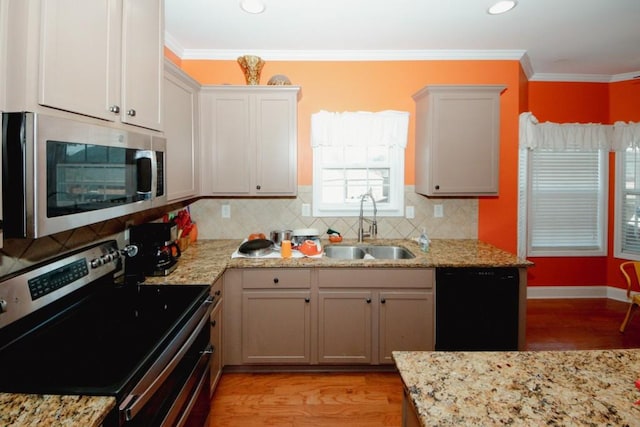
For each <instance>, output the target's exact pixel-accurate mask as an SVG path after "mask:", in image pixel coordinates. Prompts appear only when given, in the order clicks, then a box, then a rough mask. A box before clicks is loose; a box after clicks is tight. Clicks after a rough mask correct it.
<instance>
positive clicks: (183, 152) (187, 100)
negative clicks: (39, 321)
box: [164, 60, 200, 201]
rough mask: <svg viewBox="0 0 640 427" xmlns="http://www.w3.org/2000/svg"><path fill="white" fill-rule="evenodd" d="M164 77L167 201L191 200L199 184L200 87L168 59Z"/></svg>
mask: <svg viewBox="0 0 640 427" xmlns="http://www.w3.org/2000/svg"><path fill="white" fill-rule="evenodd" d="M164 66H165V74H164V136H165V138H167V158H168V159H169V162H168V164H167V200H168V201H175V200H180V199H186V198H189V197H194V196H196V195H197V193H198V184H199V176H198V174H199V158H200V155H199V150H200V144H199V132H198V123H199V120H198V119H199V117H198V111H199V108H198V99H199V98H198V92H199V90H200V84H199V83H198V82H196V81H195V80H193V79H192V78H191V77H189V76H187V75H186V74H185V73H184V72H183V71H181V70H180V69H179V68H178V67H177V66H175V65H174V64H173V63H171V62H170V61H169V60H165V65H164Z"/></svg>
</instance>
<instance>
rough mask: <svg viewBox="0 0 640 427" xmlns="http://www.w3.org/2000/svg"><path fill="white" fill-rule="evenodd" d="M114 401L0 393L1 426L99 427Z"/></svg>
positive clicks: (105, 398)
mask: <svg viewBox="0 0 640 427" xmlns="http://www.w3.org/2000/svg"><path fill="white" fill-rule="evenodd" d="M115 404H116V400H115V398H113V397H99V396H53V395H39V394H9V393H0V425H1V426H20V427H27V426H33V427H36V426H68V427H77V426H83V427H98V426H100V425H101V424H102V421H103V420H104V417H105V416H106V415H107V414H108V413H109V411H110V410H111V409H112V408H113V407H114V406H115Z"/></svg>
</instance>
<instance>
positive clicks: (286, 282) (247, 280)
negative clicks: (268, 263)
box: [242, 268, 311, 289]
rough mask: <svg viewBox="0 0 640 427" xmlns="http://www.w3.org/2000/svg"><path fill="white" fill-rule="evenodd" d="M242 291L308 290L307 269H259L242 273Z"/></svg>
mask: <svg viewBox="0 0 640 427" xmlns="http://www.w3.org/2000/svg"><path fill="white" fill-rule="evenodd" d="M242 287H243V289H268V288H273V289H287V288H310V287H311V270H310V269H308V268H271V269H270V268H261V269H254V270H244V271H243V272H242Z"/></svg>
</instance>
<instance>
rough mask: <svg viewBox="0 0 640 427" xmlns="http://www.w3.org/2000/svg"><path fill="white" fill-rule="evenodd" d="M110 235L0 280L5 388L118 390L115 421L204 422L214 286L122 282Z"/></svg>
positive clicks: (1, 386)
mask: <svg viewBox="0 0 640 427" xmlns="http://www.w3.org/2000/svg"><path fill="white" fill-rule="evenodd" d="M134 252H135V250H134V247H132V246H127V247H125V248H124V249H123V250H119V249H118V247H117V244H116V242H115V241H108V242H103V243H99V244H96V245H94V246H90V247H88V248H84V249H81V250H78V251H76V252H73V253H71V254H68V255H66V256H64V257H62V258H58V259H55V260H52V261H50V262H47V263H44V264H40V265H37V266H34V267H33V268H30V269H28V270H26V271H23V272H20V273H18V274H17V275H16V276H13V277H11V278H9V279H7V280H5V281H3V282H0V308H1V310H0V366H3V367H4V368H3V369H2V375H0V391H2V392H13V393H36V394H38V393H46V394H67V395H98V396H113V397H114V398H115V399H116V402H117V403H116V407H115V408H114V409H113V410H112V411H111V412H110V413H109V415H108V417H107V419H106V420H105V423H104V426H105V427H112V426H174V425H198V426H203V425H204V424H205V422H206V418H207V417H208V412H209V402H210V400H209V375H210V360H211V352H212V348H211V346H210V344H209V335H210V332H209V316H210V313H211V311H212V309H213V305H214V302H215V301H214V299H212V297H210V296H209V286H198V285H193V286H188V285H157V286H156V285H131V284H124V283H122V282H120V280H119V279H120V277H117V276H118V275H119V274H120V273H121V271H122V261H123V258H124V256H125V255H124V254H125V253H126V254H129V255H133V253H134Z"/></svg>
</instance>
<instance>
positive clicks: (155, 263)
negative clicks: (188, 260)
mask: <svg viewBox="0 0 640 427" xmlns="http://www.w3.org/2000/svg"><path fill="white" fill-rule="evenodd" d="M129 231H130V233H129V243H130V244H132V245H135V246H137V247H138V254H137V255H136V256H135V257H132V258H127V261H126V265H125V277H126V280H127V281H135V282H143V281H144V278H145V277H146V276H167V275H168V274H170V273H171V272H173V271H174V270H175V269H176V267H177V266H178V258H180V255H181V252H180V247H179V246H178V244H177V243H176V240H177V238H178V226H177V225H176V224H175V223H174V222H150V223H147V224H141V225H137V226H134V227H131V229H130V230H129Z"/></svg>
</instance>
